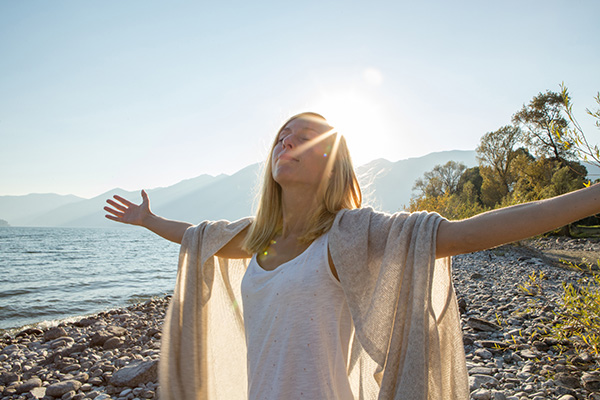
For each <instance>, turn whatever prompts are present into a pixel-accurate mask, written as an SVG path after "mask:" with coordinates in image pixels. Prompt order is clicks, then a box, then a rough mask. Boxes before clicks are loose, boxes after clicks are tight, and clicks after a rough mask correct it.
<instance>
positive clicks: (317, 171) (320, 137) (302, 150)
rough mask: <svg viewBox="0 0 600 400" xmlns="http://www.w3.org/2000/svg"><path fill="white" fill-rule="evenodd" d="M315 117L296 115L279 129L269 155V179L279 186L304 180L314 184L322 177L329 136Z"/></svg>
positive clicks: (304, 182)
mask: <svg viewBox="0 0 600 400" xmlns="http://www.w3.org/2000/svg"><path fill="white" fill-rule="evenodd" d="M330 130H331V127H330V126H328V125H327V124H326V123H325V122H324V121H320V120H319V119H313V118H311V119H305V118H296V119H293V120H291V121H289V122H288V123H287V124H286V125H285V126H284V127H283V129H282V130H281V131H280V132H279V136H278V137H277V142H276V144H275V147H274V148H273V153H272V155H271V165H272V174H273V179H274V180H275V181H276V182H277V183H279V185H281V186H282V187H283V186H285V185H287V184H305V185H310V186H314V187H315V188H317V187H318V186H319V184H320V183H321V180H322V179H323V175H324V173H325V169H326V166H327V161H328V159H329V153H330V151H331V145H332V143H333V137H332V136H330V135H327V134H326V133H327V132H329V131H330ZM324 134H325V135H324Z"/></svg>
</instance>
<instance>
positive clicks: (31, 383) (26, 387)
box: [17, 378, 42, 394]
mask: <svg viewBox="0 0 600 400" xmlns="http://www.w3.org/2000/svg"><path fill="white" fill-rule="evenodd" d="M40 386H42V380H41V379H40V378H31V379H28V380H26V381H25V382H23V383H22V384H20V385H19V386H17V393H19V394H22V393H26V392H29V391H31V390H33V389H35V388H36V387H40Z"/></svg>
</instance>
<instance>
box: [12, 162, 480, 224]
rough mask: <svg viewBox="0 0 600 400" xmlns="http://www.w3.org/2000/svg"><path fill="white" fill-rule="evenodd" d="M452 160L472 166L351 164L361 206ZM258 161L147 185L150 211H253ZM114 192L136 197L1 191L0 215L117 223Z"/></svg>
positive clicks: (395, 202)
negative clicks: (112, 216) (111, 202)
mask: <svg viewBox="0 0 600 400" xmlns="http://www.w3.org/2000/svg"><path fill="white" fill-rule="evenodd" d="M450 160H454V161H459V162H463V163H465V164H466V165H467V166H468V167H472V166H475V165H477V161H476V159H475V151H458V150H457V151H444V152H439V153H432V154H428V155H426V156H423V157H418V158H410V159H407V160H400V161H397V162H391V161H387V160H384V159H380V160H375V161H372V162H370V163H368V164H366V165H363V166H360V167H358V168H357V169H356V171H357V175H358V176H359V181H360V182H361V188H362V189H363V195H364V203H365V205H371V206H373V207H374V208H377V209H379V210H381V211H387V212H396V211H398V210H402V209H403V207H404V206H405V205H408V202H409V200H410V197H411V191H412V187H413V185H414V182H415V180H416V179H417V178H419V177H421V176H422V175H423V173H424V172H426V171H429V170H431V169H432V168H433V167H434V166H435V165H437V164H445V163H446V162H448V161H450ZM260 169H261V168H260V165H259V164H253V165H250V166H248V167H246V168H244V169H242V170H240V171H238V172H237V173H235V174H233V175H219V176H216V177H215V176H210V175H201V176H198V177H197V178H193V179H189V180H185V181H182V182H179V183H177V184H175V185H172V186H169V187H164V188H156V189H152V190H148V194H149V196H150V204H151V207H152V210H153V211H154V212H155V213H157V214H159V215H161V216H164V217H165V218H171V219H177V220H182V221H189V222H192V223H198V222H200V221H203V220H207V219H209V220H216V219H228V220H236V219H239V218H242V217H244V216H247V215H251V214H252V210H253V206H254V203H255V199H256V196H257V188H258V184H259V182H260V181H261V178H260V176H259V175H260ZM114 194H118V195H120V196H123V197H125V198H128V199H130V200H131V201H134V202H139V201H140V195H139V190H136V191H125V190H122V189H119V188H116V189H114V190H110V191H108V192H106V193H104V194H101V195H99V196H96V197H94V198H92V199H82V198H80V197H76V196H59V195H52V194H47V195H27V196H0V218H2V219H5V220H6V221H8V222H9V223H10V225H12V226H83V227H103V226H113V227H114V226H119V225H116V224H115V223H114V222H112V221H109V220H107V219H106V218H104V215H105V211H104V210H103V209H102V208H103V207H104V206H105V204H106V203H105V202H106V199H107V198H110V197H112V196H113V195H114Z"/></svg>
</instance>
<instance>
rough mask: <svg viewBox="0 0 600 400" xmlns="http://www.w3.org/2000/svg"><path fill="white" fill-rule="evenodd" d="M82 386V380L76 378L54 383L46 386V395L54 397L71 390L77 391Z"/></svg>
mask: <svg viewBox="0 0 600 400" xmlns="http://www.w3.org/2000/svg"><path fill="white" fill-rule="evenodd" d="M80 387H81V382H79V381H76V380H67V381H62V382H58V383H54V384H52V385H50V386H48V387H47V388H46V395H47V396H52V397H62V396H63V395H64V394H65V393H68V392H70V391H72V390H73V391H77V390H79V388H80Z"/></svg>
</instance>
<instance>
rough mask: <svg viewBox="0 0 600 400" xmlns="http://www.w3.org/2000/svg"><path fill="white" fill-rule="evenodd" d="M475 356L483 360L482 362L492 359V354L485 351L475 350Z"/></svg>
mask: <svg viewBox="0 0 600 400" xmlns="http://www.w3.org/2000/svg"><path fill="white" fill-rule="evenodd" d="M475 355H476V356H478V357H481V358H483V359H484V360H489V359H490V358H492V357H493V354H492V352H491V351H489V350H486V349H477V350H475Z"/></svg>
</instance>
